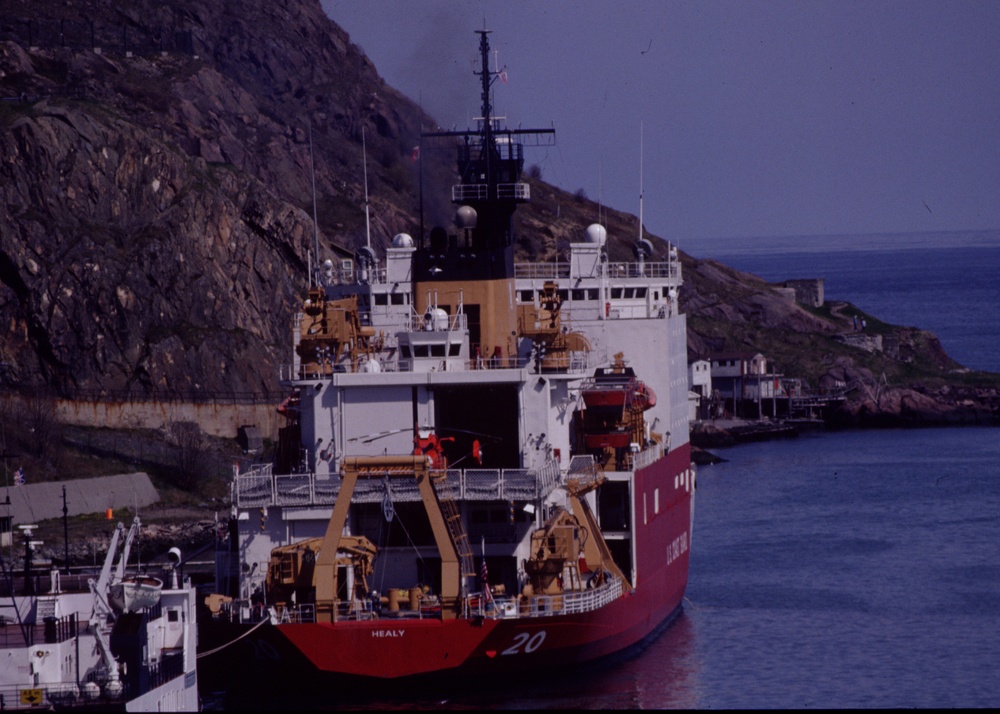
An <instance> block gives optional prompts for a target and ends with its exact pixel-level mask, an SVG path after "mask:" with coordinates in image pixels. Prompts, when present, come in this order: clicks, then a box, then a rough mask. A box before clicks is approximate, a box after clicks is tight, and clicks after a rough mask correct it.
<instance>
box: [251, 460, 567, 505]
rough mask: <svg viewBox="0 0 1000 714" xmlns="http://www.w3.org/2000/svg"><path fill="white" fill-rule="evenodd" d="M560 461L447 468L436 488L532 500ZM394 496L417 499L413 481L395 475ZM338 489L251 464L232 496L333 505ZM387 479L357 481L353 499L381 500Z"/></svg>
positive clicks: (553, 477)
mask: <svg viewBox="0 0 1000 714" xmlns="http://www.w3.org/2000/svg"><path fill="white" fill-rule="evenodd" d="M560 478H561V475H560V472H559V463H558V462H557V461H554V460H552V461H548V462H546V464H545V465H544V466H542V467H541V468H539V469H448V470H447V471H446V472H445V479H444V480H443V482H440V484H439V485H438V487H437V488H438V489H446V490H447V496H448V497H450V498H453V499H455V500H465V501H533V500H536V499H540V498H544V497H545V496H547V495H548V494H549V493H551V492H552V491H553V490H554V489H555V488H556V486H558V485H559V483H560ZM391 488H392V498H393V500H394V501H397V502H419V501H420V498H421V497H420V491H419V487H418V485H417V482H416V480H413V481H409V480H406V479H393V480H392V484H391ZM338 493H340V476H339V475H338V474H331V475H329V476H324V477H322V478H321V477H319V476H317V474H315V473H298V474H280V475H279V474H275V473H273V470H272V468H271V465H270V464H261V465H256V466H254V467H252V468H251V469H250V470H249V471H246V472H244V473H241V474H239V475H238V476H236V478H235V479H234V482H233V499H234V501H235V503H236V505H237V507H238V508H242V509H246V508H266V507H269V506H293V507H294V506H332V505H333V504H334V502H335V501H336V500H337V494H338ZM384 498H385V483H384V482H383V481H382V480H381V479H361V480H359V481H358V482H357V484H356V485H355V488H354V494H353V498H352V500H353V501H355V502H357V503H381V502H382V500H383V499H384Z"/></svg>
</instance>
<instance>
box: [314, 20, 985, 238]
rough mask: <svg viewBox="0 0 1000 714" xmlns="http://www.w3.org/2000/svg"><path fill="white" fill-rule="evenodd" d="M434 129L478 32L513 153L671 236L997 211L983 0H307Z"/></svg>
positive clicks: (773, 232) (788, 231)
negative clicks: (535, 136)
mask: <svg viewBox="0 0 1000 714" xmlns="http://www.w3.org/2000/svg"><path fill="white" fill-rule="evenodd" d="M322 5H323V7H324V8H325V10H326V12H327V14H328V15H329V16H330V17H331V18H332V19H333V20H334V21H335V22H336V23H337V24H339V25H340V26H341V27H343V28H344V29H345V30H347V32H348V33H350V35H351V39H352V41H353V42H354V43H355V44H357V45H359V46H360V47H361V48H362V49H363V50H364V52H365V54H367V56H368V57H369V58H370V59H371V60H372V62H373V63H374V64H375V66H376V68H377V69H378V71H379V73H380V74H381V75H382V77H384V78H385V80H386V81H387V82H388V83H389V84H390V85H392V86H394V87H395V88H397V89H399V90H400V91H402V92H403V93H404V94H406V95H407V96H409V97H411V98H412V99H413V100H415V101H417V102H419V103H420V104H422V106H423V107H424V109H425V110H427V111H428V112H429V113H430V114H431V115H432V116H434V117H436V118H437V119H438V121H439V122H440V124H441V126H443V127H445V128H452V127H453V126H457V127H458V128H466V127H468V126H470V124H471V122H470V118H471V117H473V116H475V114H476V113H478V85H477V83H476V78H475V76H474V75H473V74H472V69H473V66H472V61H473V60H474V59H475V58H476V56H477V42H478V36H477V35H476V34H475V31H476V30H480V29H484V28H485V29H489V30H492V34H491V36H490V37H491V45H492V47H493V49H495V50H497V52H498V61H499V63H500V65H501V66H503V65H506V67H507V73H508V77H509V81H508V82H507V83H506V84H501V83H499V82H498V83H496V84H495V85H494V90H495V91H494V107H495V113H496V114H499V115H503V116H506V117H507V123H508V125H509V126H521V127H523V128H529V129H532V128H542V127H549V126H554V127H555V129H556V145H555V146H553V147H546V148H538V149H529V150H528V151H527V158H526V160H527V163H528V164H537V165H539V166H540V167H541V169H542V175H543V178H545V179H546V180H547V181H549V182H550V183H553V184H555V185H557V186H559V187H561V188H563V189H566V190H568V191H571V192H575V191H577V190H579V189H583V190H584V191H585V192H586V193H587V195H588V196H589V197H590V198H591V199H593V200H596V201H600V202H601V203H603V204H604V205H608V206H611V207H613V208H616V209H620V210H625V211H629V212H631V213H635V214H639V212H640V198H639V196H640V192H641V193H642V196H643V198H642V201H641V206H642V215H643V218H644V222H645V224H646V228H647V230H649V231H650V232H652V233H654V234H656V235H659V236H661V237H664V238H667V239H670V240H672V241H674V242H676V243H678V244H679V245H680V246H681V247H682V248H684V247H685V245H686V244H690V243H691V242H692V241H693V242H697V241H698V240H700V239H712V238H750V237H754V236H789V235H838V234H857V233H901V232H924V231H953V230H980V229H997V228H1000V41H998V38H1000V2H994V1H992V0H990V1H986V0H976V1H973V0H948V1H944V0H937V1H929V0H906V1H886V0H864V1H856V0H833V1H830V0H811V1H810V0H799V1H795V2H793V1H791V0H757V1H756V2H746V1H741V2H738V1H736V0H702V1H700V2H699V1H685V0H620V1H619V2H606V1H604V0H600V1H598V0H574V1H569V0H548V1H545V0H534V1H531V2H529V1H527V0H499V1H498V0H322Z"/></svg>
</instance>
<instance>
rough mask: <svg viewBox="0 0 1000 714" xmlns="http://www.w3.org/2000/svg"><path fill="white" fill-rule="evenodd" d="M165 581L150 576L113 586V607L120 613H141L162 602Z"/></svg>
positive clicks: (111, 593) (133, 578)
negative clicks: (161, 596) (144, 609)
mask: <svg viewBox="0 0 1000 714" xmlns="http://www.w3.org/2000/svg"><path fill="white" fill-rule="evenodd" d="M162 591H163V581H162V580H160V579H159V578H154V577H151V576H148V575H137V576H134V577H131V578H126V579H125V580H122V581H121V582H119V583H115V584H114V585H112V586H111V592H110V597H111V605H112V606H113V607H114V608H115V609H116V610H118V611H119V612H139V611H140V610H142V609H143V608H147V607H154V606H155V605H156V604H157V603H158V602H160V595H161V594H162Z"/></svg>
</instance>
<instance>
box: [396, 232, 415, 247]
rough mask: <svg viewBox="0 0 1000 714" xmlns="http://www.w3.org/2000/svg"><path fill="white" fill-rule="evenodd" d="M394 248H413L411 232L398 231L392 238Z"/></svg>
mask: <svg viewBox="0 0 1000 714" xmlns="http://www.w3.org/2000/svg"><path fill="white" fill-rule="evenodd" d="M392 247H393V248H412V247H413V236H411V235H410V234H409V233H397V234H396V235H395V236H394V237H393V239H392Z"/></svg>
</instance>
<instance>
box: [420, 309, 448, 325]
mask: <svg viewBox="0 0 1000 714" xmlns="http://www.w3.org/2000/svg"><path fill="white" fill-rule="evenodd" d="M424 329H425V330H427V331H431V330H447V329H448V313H447V312H445V311H444V310H442V309H441V308H439V307H429V308H427V311H426V312H425V313H424Z"/></svg>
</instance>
